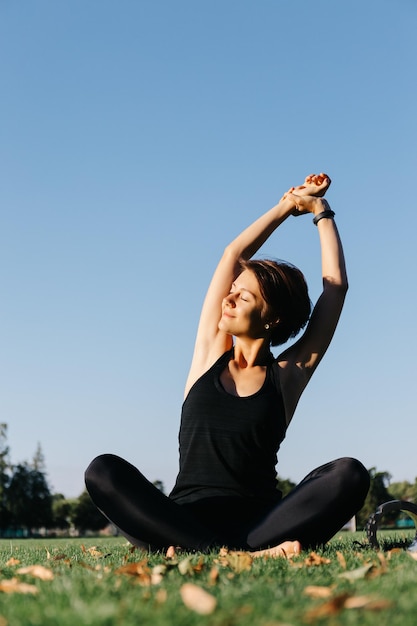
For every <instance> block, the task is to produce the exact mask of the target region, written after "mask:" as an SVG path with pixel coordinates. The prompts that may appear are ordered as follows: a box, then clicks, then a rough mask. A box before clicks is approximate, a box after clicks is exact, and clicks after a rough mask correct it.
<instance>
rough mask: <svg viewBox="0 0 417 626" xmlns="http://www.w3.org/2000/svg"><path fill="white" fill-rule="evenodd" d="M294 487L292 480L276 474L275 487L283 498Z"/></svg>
mask: <svg viewBox="0 0 417 626" xmlns="http://www.w3.org/2000/svg"><path fill="white" fill-rule="evenodd" d="M294 487H296V484H295V483H293V482H292V480H290V479H289V478H280V477H279V476H277V489H278V490H279V491H281V492H282V497H283V498H284V497H285V496H286V495H288V494H289V493H290V491H292V490H293V489H294Z"/></svg>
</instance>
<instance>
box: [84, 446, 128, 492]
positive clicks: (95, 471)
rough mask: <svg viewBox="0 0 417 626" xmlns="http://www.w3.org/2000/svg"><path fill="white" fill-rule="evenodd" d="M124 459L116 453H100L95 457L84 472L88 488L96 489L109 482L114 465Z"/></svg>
mask: <svg viewBox="0 0 417 626" xmlns="http://www.w3.org/2000/svg"><path fill="white" fill-rule="evenodd" d="M122 460H123V459H121V458H119V457H117V456H115V455H114V454H100V455H99V456H97V457H96V458H95V459H93V460H92V461H91V463H90V465H89V466H88V467H87V469H86V470H85V473H84V480H85V484H86V487H87V490H88V491H89V490H90V489H92V488H93V489H94V488H95V487H97V486H99V485H102V484H103V483H104V482H108V480H109V479H110V478H111V474H112V473H113V469H114V466H115V465H116V464H119V463H120V462H121V461H122Z"/></svg>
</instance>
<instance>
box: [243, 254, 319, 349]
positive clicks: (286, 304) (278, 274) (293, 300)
mask: <svg viewBox="0 0 417 626" xmlns="http://www.w3.org/2000/svg"><path fill="white" fill-rule="evenodd" d="M240 267H241V268H242V271H243V270H250V271H251V272H253V273H254V274H255V276H256V278H257V280H258V283H259V288H260V291H261V294H262V297H263V299H264V300H265V302H266V304H267V306H268V309H269V313H270V315H271V316H272V318H273V319H279V323H278V325H277V326H276V327H275V328H274V329H273V331H272V335H271V345H273V346H278V345H281V344H283V343H285V342H286V341H287V340H288V339H290V338H291V337H295V336H296V335H297V334H298V333H299V332H300V330H301V329H302V328H304V326H305V325H306V324H307V322H308V320H309V317H310V313H311V300H310V297H309V295H308V287H307V283H306V280H305V278H304V275H303V273H302V272H301V271H300V270H299V269H298V268H297V267H295V266H294V265H291V263H287V262H285V261H274V260H271V259H265V260H256V259H251V260H249V261H245V260H243V259H242V260H241V261H240ZM271 321H273V320H272V319H271Z"/></svg>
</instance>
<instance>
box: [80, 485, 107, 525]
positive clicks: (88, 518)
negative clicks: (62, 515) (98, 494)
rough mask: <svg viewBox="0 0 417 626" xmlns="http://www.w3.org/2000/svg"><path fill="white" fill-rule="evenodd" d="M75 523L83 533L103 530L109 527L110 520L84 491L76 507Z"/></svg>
mask: <svg viewBox="0 0 417 626" xmlns="http://www.w3.org/2000/svg"><path fill="white" fill-rule="evenodd" d="M73 523H74V526H75V527H76V528H77V529H78V530H79V531H80V532H81V533H83V532H85V531H86V530H101V529H102V528H105V527H106V526H108V524H109V520H108V519H107V518H106V517H104V515H103V514H102V513H100V511H99V510H98V508H97V507H96V505H95V504H94V503H93V501H92V499H91V498H90V496H89V494H88V492H87V491H83V493H82V494H81V495H80V497H79V498H78V501H77V503H76V505H75V510H74V512H73Z"/></svg>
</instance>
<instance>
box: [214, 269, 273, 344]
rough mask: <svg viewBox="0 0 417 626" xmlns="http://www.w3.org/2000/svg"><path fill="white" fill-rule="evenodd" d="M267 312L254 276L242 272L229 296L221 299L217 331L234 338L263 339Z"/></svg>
mask: <svg viewBox="0 0 417 626" xmlns="http://www.w3.org/2000/svg"><path fill="white" fill-rule="evenodd" d="M267 310H268V306H267V304H266V302H265V300H264V299H263V297H262V295H261V291H260V289H259V283H258V280H257V278H256V276H255V274H254V273H253V272H251V271H250V270H244V271H243V272H242V273H241V274H239V276H238V277H237V278H236V280H235V282H234V283H233V285H232V288H231V290H230V293H229V295H227V296H226V297H225V298H224V299H223V302H222V317H221V319H220V322H219V330H223V331H224V332H226V333H228V334H230V335H235V336H236V337H238V336H239V335H246V336H248V337H251V338H258V337H263V336H265V323H266V322H267V321H268V320H267V319H266V315H267Z"/></svg>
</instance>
